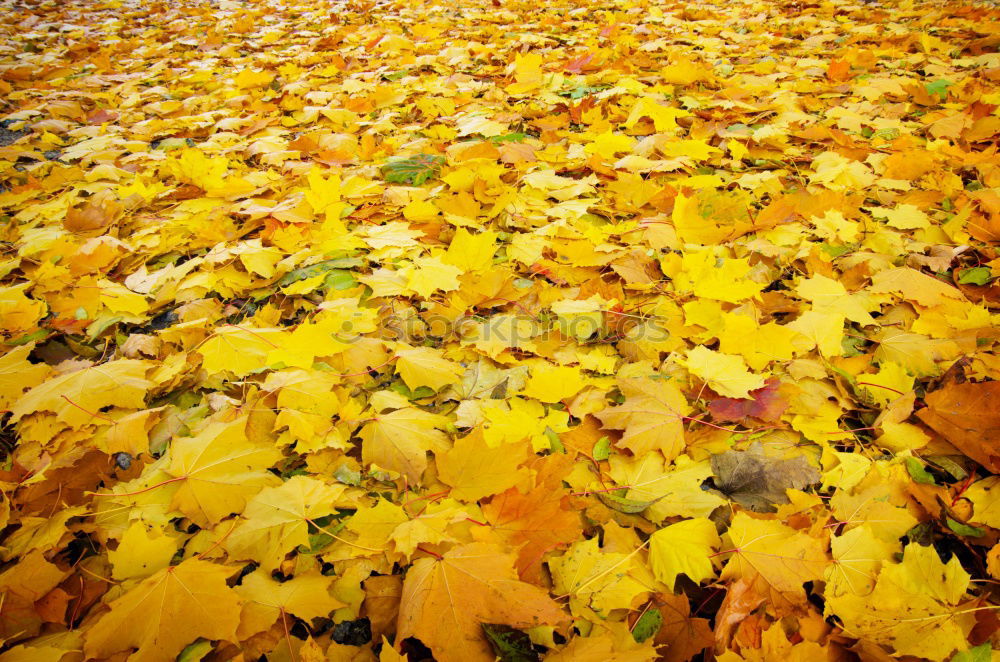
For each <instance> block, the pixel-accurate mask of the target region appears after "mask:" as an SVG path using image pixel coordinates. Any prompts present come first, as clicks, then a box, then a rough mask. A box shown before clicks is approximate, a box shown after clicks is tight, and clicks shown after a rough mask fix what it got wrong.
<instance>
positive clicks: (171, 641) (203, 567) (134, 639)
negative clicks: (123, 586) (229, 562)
mask: <svg viewBox="0 0 1000 662" xmlns="http://www.w3.org/2000/svg"><path fill="white" fill-rule="evenodd" d="M232 574H233V571H232V569H230V568H227V567H225V566H221V565H216V564H214V563H209V562H208V561H202V560H200V559H197V558H192V559H188V560H186V561H184V562H183V563H181V564H180V565H177V566H171V567H168V568H164V569H162V570H160V571H159V572H157V573H156V574H154V575H153V576H152V577H149V578H147V579H145V580H143V581H142V582H141V583H140V584H138V585H137V586H135V587H133V588H131V589H130V590H128V591H126V592H125V593H124V594H122V595H121V596H120V597H118V598H117V599H115V600H114V601H113V602H111V603H110V605H109V606H110V611H108V612H106V613H105V614H104V615H103V616H102V617H101V618H100V619H99V620H97V621H96V622H94V623H93V624H91V625H90V627H88V628H87V630H86V632H85V633H84V646H83V649H84V653H85V654H86V655H87V656H88V657H92V658H108V657H111V656H112V655H114V654H116V653H120V652H125V651H129V650H130V649H138V650H137V651H136V652H135V653H134V654H132V655H131V656H129V659H130V660H132V662H172V660H174V658H176V657H177V654H178V653H180V652H181V650H183V649H184V647H185V646H187V645H188V644H190V643H191V642H193V641H194V640H195V639H197V638H198V637H205V638H206V639H224V640H226V641H232V642H236V641H237V638H236V626H237V624H238V623H239V612H240V602H239V598H238V597H237V595H236V593H235V592H234V591H233V590H232V589H231V588H229V587H228V586H226V579H228V578H229V576H230V575H232Z"/></svg>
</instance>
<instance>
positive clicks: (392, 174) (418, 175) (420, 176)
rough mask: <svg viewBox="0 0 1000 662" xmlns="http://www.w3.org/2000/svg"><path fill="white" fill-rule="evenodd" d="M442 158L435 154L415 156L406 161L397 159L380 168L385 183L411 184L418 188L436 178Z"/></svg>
mask: <svg viewBox="0 0 1000 662" xmlns="http://www.w3.org/2000/svg"><path fill="white" fill-rule="evenodd" d="M442 165H444V157H443V156H438V155H436V154H417V155H416V156H411V157H409V158H407V159H399V160H396V161H392V162H390V163H386V164H385V165H384V166H382V175H383V176H384V177H385V181H387V182H389V183H391V184H412V185H414V186H420V185H421V184H423V183H424V182H426V181H427V180H428V179H431V178H432V177H437V175H438V172H440V170H441V166H442Z"/></svg>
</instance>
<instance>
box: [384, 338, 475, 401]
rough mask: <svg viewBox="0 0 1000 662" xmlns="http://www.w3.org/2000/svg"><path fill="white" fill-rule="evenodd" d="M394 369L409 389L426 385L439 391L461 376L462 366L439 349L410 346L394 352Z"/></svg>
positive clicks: (455, 381)
mask: <svg viewBox="0 0 1000 662" xmlns="http://www.w3.org/2000/svg"><path fill="white" fill-rule="evenodd" d="M396 357H397V360H396V370H397V371H398V372H399V376H400V377H402V378H403V381H404V382H405V383H406V385H407V387H409V388H410V390H413V391H415V390H417V389H418V388H420V387H422V386H426V387H428V388H431V389H433V390H435V391H439V390H441V389H442V388H444V387H445V386H448V385H450V384H455V383H457V382H458V381H459V380H460V379H461V378H462V366H460V365H459V364H457V363H455V362H454V361H449V360H448V359H446V358H444V357H443V356H442V355H441V351H440V350H435V349H432V348H430V347H412V348H409V349H400V350H398V351H397V352H396Z"/></svg>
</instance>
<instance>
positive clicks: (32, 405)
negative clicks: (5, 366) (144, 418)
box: [11, 359, 153, 427]
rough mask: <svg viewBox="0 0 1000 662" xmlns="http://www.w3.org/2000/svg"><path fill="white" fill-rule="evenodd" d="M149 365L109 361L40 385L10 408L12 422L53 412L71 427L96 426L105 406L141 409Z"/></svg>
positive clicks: (146, 363) (148, 386) (147, 383)
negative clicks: (34, 414) (29, 415)
mask: <svg viewBox="0 0 1000 662" xmlns="http://www.w3.org/2000/svg"><path fill="white" fill-rule="evenodd" d="M149 368H150V364H149V363H148V362H146V361H139V360H136V359H123V360H120V361H109V362H108V363H102V364H100V365H95V366H93V367H90V368H84V369H82V370H77V371H76V372H70V373H67V374H64V375H60V376H58V377H53V378H52V379H49V380H47V381H44V382H42V383H41V384H39V385H38V386H36V387H34V388H33V389H31V390H30V391H28V392H27V393H25V394H24V395H23V396H22V397H21V398H20V399H18V400H17V402H15V403H14V406H13V407H11V413H12V416H11V421H12V422H17V421H18V420H20V419H21V418H22V417H23V416H25V415H27V414H31V413H35V412H40V411H48V412H52V413H54V414H55V415H56V417H57V418H58V419H59V421H60V422H62V423H65V424H66V425H68V426H70V427H80V426H81V425H86V424H88V423H91V424H92V423H98V422H101V421H102V420H105V419H106V418H107V417H105V416H103V415H102V414H101V413H100V412H101V409H103V408H104V407H108V406H116V407H128V408H132V409H141V408H142V407H143V406H144V405H145V401H146V391H147V390H148V389H149V388H150V387H151V386H152V385H153V382H151V381H150V380H148V379H146V372H147V371H148V370H149Z"/></svg>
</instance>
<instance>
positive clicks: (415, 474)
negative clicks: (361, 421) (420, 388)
mask: <svg viewBox="0 0 1000 662" xmlns="http://www.w3.org/2000/svg"><path fill="white" fill-rule="evenodd" d="M446 423H447V419H445V418H444V417H443V416H439V415H437V414H432V413H430V412H426V411H423V410H422V409H417V408H416V407H406V408H404V409H397V410H395V411H391V412H389V413H387V414H377V415H375V416H372V418H371V422H369V423H366V424H365V426H364V427H362V428H361V433H360V436H361V440H362V445H361V457H362V459H363V460H364V461H365V463H366V464H374V465H376V466H378V467H380V468H382V469H385V470H388V471H395V472H397V473H399V474H402V475H404V476H406V477H407V478H408V479H409V480H410V481H411V482H413V483H417V482H419V481H420V476H421V475H422V474H423V473H424V469H426V468H427V451H429V450H431V449H434V450H436V451H444V450H446V449H447V448H448V437H447V435H445V433H444V432H442V431H441V430H440V429H439V428H442V427H444V426H445V424H446Z"/></svg>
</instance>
